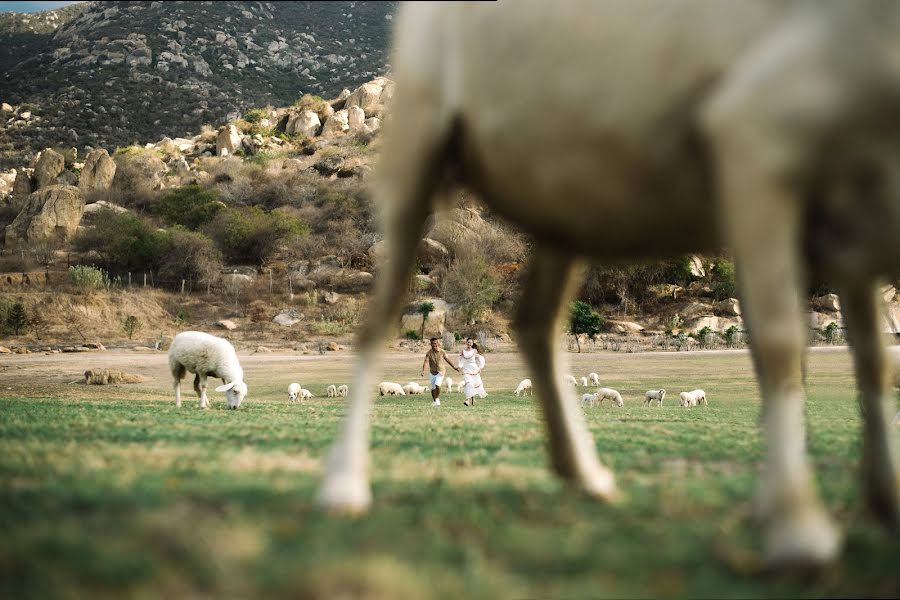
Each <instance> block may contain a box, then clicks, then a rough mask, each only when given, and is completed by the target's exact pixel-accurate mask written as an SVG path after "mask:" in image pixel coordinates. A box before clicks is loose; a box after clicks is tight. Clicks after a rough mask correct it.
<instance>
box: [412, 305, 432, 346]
mask: <svg viewBox="0 0 900 600" xmlns="http://www.w3.org/2000/svg"><path fill="white" fill-rule="evenodd" d="M416 312H418V313H419V314H420V315H422V333H421V334H420V335H419V337H421V338H422V339H423V340H424V339H425V322H426V321H428V315H430V314H431V313H432V312H434V302H428V301H427V300H426V301H425V302H422V303H421V304H420V305H419V308H418V309H416Z"/></svg>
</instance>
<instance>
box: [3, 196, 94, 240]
mask: <svg viewBox="0 0 900 600" xmlns="http://www.w3.org/2000/svg"><path fill="white" fill-rule="evenodd" d="M83 213H84V196H83V195H82V193H81V192H80V191H79V190H78V188H76V187H73V186H70V185H51V186H50V187H46V188H43V189H40V190H38V191H36V192H34V193H33V194H31V196H29V198H28V202H27V204H26V205H25V206H24V208H22V210H21V212H19V215H18V216H17V217H16V219H15V221H13V222H12V224H11V225H9V226H8V227H7V228H6V249H7V250H17V249H19V248H21V247H24V245H26V244H30V243H37V242H42V241H45V240H46V241H50V242H52V243H55V244H62V243H65V242H67V241H69V240H70V239H71V238H72V236H73V235H74V234H75V230H76V229H77V228H78V224H79V223H80V222H81V215H82V214H83Z"/></svg>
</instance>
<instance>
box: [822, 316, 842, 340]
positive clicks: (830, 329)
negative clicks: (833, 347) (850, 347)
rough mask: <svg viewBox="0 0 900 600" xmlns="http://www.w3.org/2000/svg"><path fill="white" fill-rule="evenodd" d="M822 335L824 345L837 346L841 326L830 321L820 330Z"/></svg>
mask: <svg viewBox="0 0 900 600" xmlns="http://www.w3.org/2000/svg"><path fill="white" fill-rule="evenodd" d="M822 334H823V335H824V336H825V342H826V343H828V344H837V343H839V342H840V341H841V326H840V325H838V324H837V323H836V322H835V321H832V322H831V323H829V324H828V325H826V326H825V327H823V328H822Z"/></svg>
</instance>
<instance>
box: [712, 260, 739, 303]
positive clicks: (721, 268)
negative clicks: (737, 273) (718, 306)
mask: <svg viewBox="0 0 900 600" xmlns="http://www.w3.org/2000/svg"><path fill="white" fill-rule="evenodd" d="M711 284H712V290H713V296H714V297H715V299H716V300H724V299H726V298H734V296H735V294H736V293H737V284H736V283H735V277H734V263H733V262H731V261H730V260H728V259H726V258H720V259H717V260H716V261H715V262H714V263H713V269H712V277H711Z"/></svg>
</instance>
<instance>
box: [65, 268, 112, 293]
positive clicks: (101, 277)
mask: <svg viewBox="0 0 900 600" xmlns="http://www.w3.org/2000/svg"><path fill="white" fill-rule="evenodd" d="M69 283H71V284H72V285H74V286H75V287H76V288H78V290H80V291H88V290H104V289H107V288H109V277H108V276H107V274H106V271H104V270H103V269H98V268H97V267H88V266H85V265H78V266H77V267H69Z"/></svg>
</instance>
